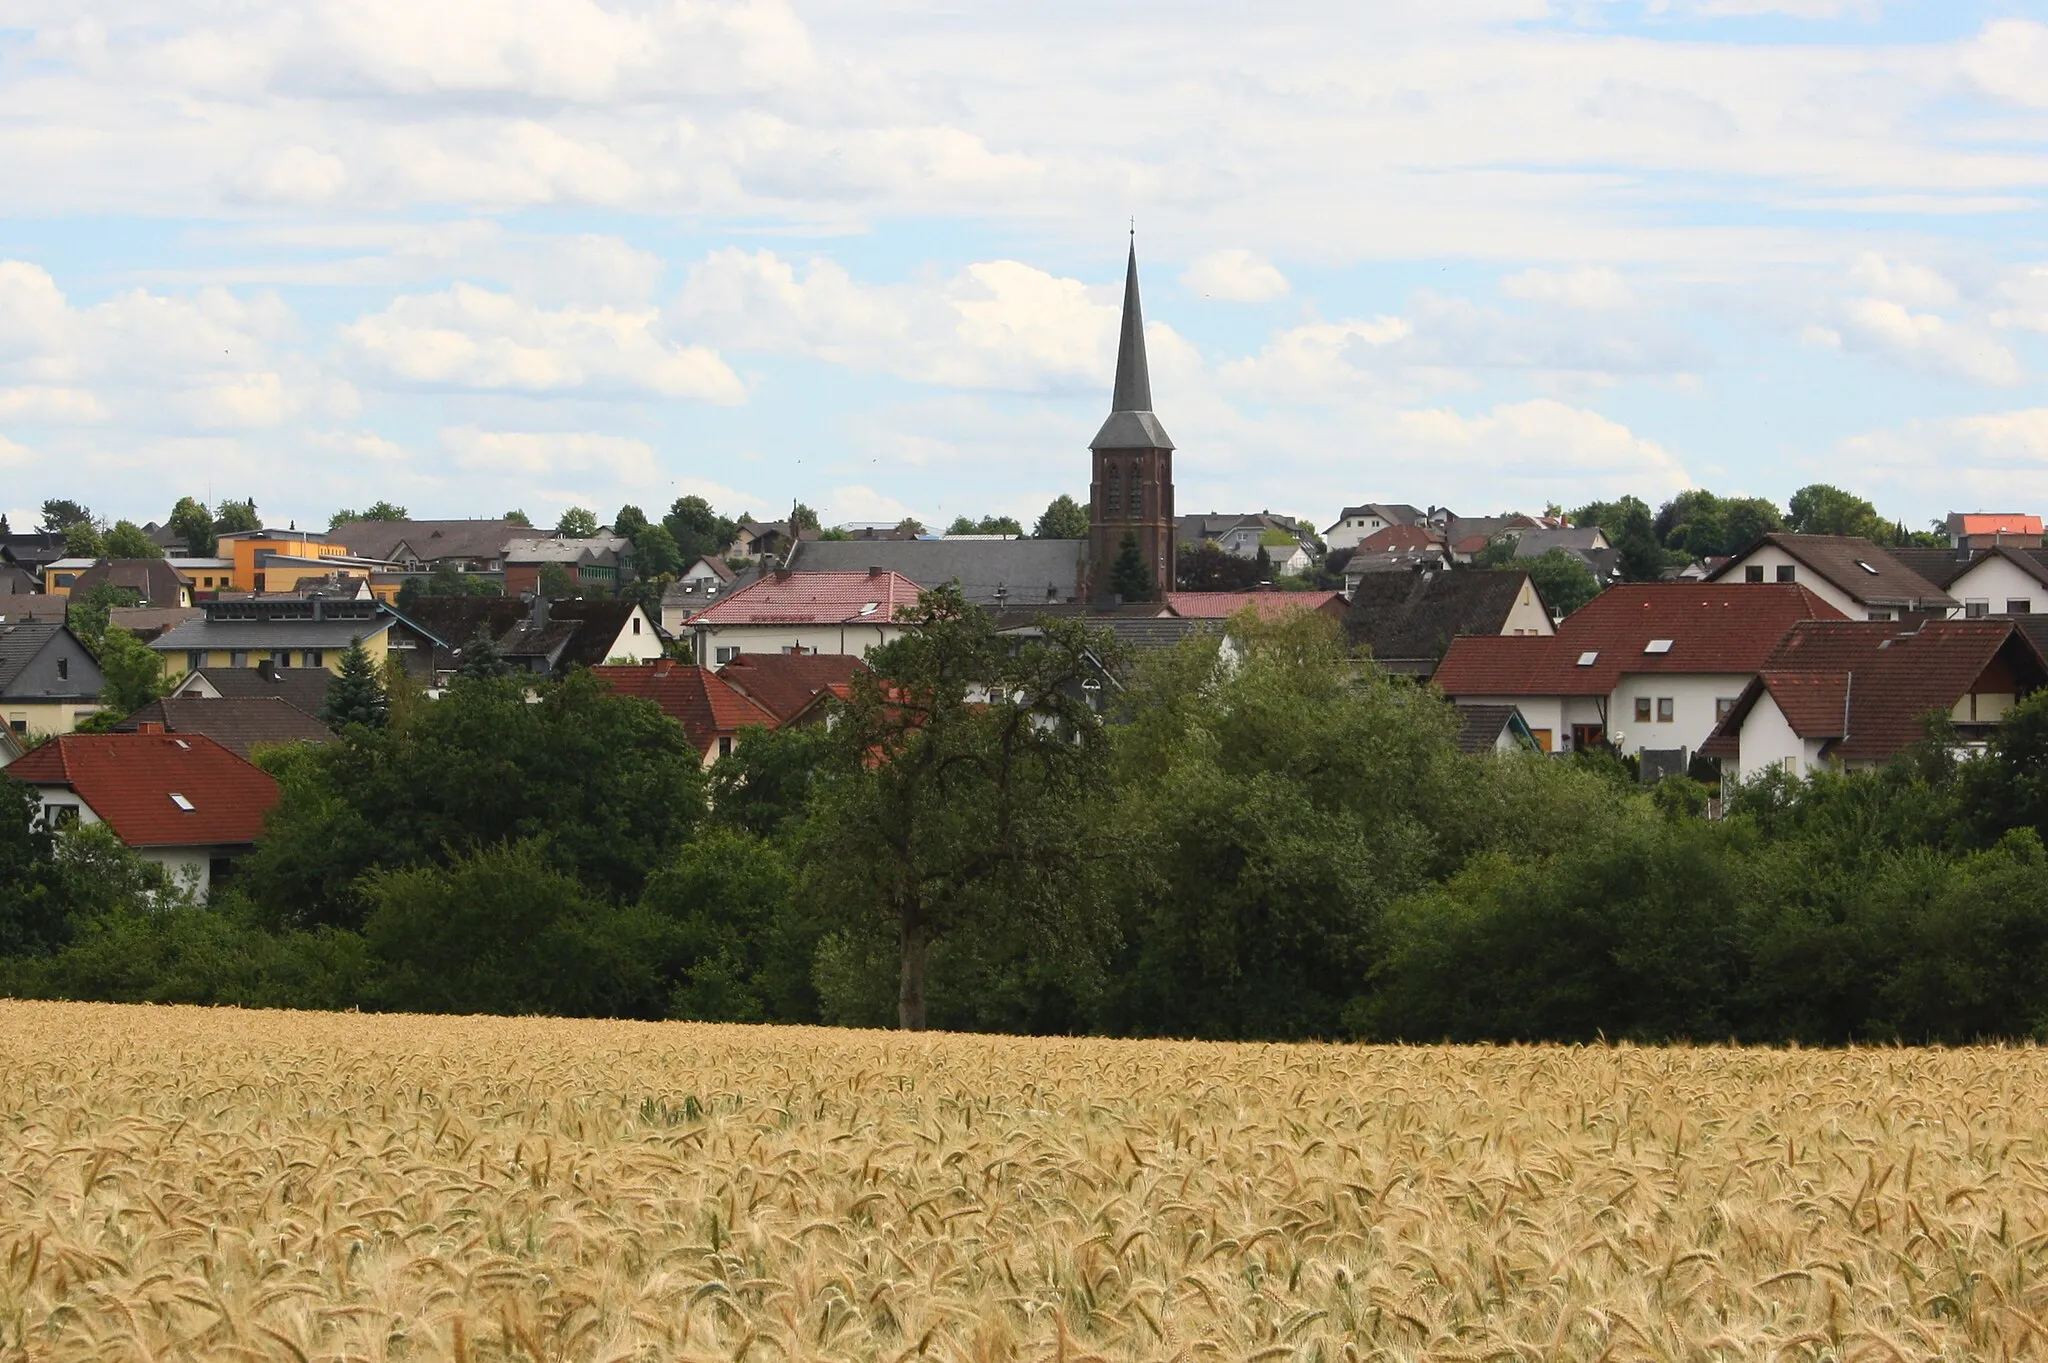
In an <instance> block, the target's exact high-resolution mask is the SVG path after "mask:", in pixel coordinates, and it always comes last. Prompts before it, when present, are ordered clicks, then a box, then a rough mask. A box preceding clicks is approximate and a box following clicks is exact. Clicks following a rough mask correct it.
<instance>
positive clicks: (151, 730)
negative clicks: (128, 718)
mask: <svg viewBox="0 0 2048 1363" xmlns="http://www.w3.org/2000/svg"><path fill="white" fill-rule="evenodd" d="M163 731H164V726H163V725H161V724H153V723H151V722H150V721H148V720H144V721H143V722H142V723H140V724H138V725H136V726H135V732H136V733H138V734H160V733H162V732H163Z"/></svg>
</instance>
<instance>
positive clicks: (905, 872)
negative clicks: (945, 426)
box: [802, 587, 1109, 1031]
mask: <svg viewBox="0 0 2048 1363" xmlns="http://www.w3.org/2000/svg"><path fill="white" fill-rule="evenodd" d="M904 618H905V620H906V622H907V623H908V624H909V625H910V626H911V631H910V633H908V634H906V635H905V636H904V637H903V638H901V639H898V640H896V641H895V642H893V643H890V644H887V645H885V646H884V647H882V648H879V649H877V650H876V651H875V652H873V653H871V654H869V655H868V662H869V664H870V667H871V669H872V670H871V671H869V672H865V673H862V674H861V675H860V676H859V677H857V678H856V679H855V682H854V695H853V699H852V701H851V702H850V703H849V704H848V705H847V706H846V708H845V710H844V711H843V712H842V713H841V715H840V717H839V719H838V722H837V723H836V724H835V725H834V727H833V729H832V742H833V745H834V749H835V751H834V752H833V754H832V756H831V758H830V760H829V761H828V762H827V764H826V768H825V771H824V772H823V773H822V774H821V777H820V779H819V782H818V786H817V788H816V790H815V791H814V793H813V804H812V811H813V812H812V817H811V819H810V821H809V824H808V826H807V828H806V830H805V834H804V838H805V844H806V845H805V847H804V853H805V855H804V857H803V858H802V861H803V864H804V865H806V866H807V867H808V868H809V872H808V877H809V882H808V885H807V890H808V893H809V895H810V897H811V899H812V902H813V903H814V904H815V905H816V906H817V908H818V910H819V911H820V913H821V914H822V915H824V916H826V917H828V918H830V919H832V920H834V921H837V922H839V923H841V924H842V925H843V926H844V927H845V929H846V930H847V931H848V932H849V933H852V934H856V935H860V936H862V937H865V938H867V939H868V940H872V937H873V935H874V934H876V933H878V932H879V933H884V934H887V935H888V936H891V937H893V938H894V939H895V947H896V957H897V964H898V971H897V975H898V987H897V1009H896V1012H897V1023H898V1025H899V1026H901V1027H903V1028H905V1029H907V1030H912V1031H917V1030H922V1029H923V1028H924V1026H925V1021H926V967H927V963H928V960H929V956H930V952H931V950H932V947H933V946H934V945H935V944H937V943H940V942H943V941H945V940H946V939H948V938H949V937H952V936H955V935H971V934H973V933H974V932H975V931H976V930H977V929H982V928H988V927H992V926H1000V927H1002V928H1003V929H1004V930H1007V931H1034V932H1036V933H1038V934H1039V935H1040V936H1041V938H1042V941H1043V942H1044V943H1045V944H1046V945H1047V949H1048V950H1053V951H1061V950H1064V951H1068V952H1073V951H1077V950H1080V949H1082V946H1083V944H1084V943H1085V942H1086V941H1088V940H1089V937H1090V932H1091V929H1092V927H1093V922H1092V918H1091V915H1090V914H1089V912H1088V909H1087V904H1088V902H1089V901H1088V891H1087V878H1086V876H1085V875H1084V873H1083V868H1084V867H1085V866H1086V865H1087V863H1088V860H1089V858H1088V856H1087V855H1086V848H1087V842H1088V838H1087V820H1086V818H1085V816H1084V813H1083V810H1084V808H1085V806H1086V802H1087V801H1088V800H1089V799H1090V798H1091V797H1092V796H1093V795H1094V794H1095V793H1096V792H1097V791H1098V790H1099V789H1100V788H1101V784H1102V782H1103V781H1104V780H1105V779H1106V777H1107V773H1108V755H1109V749H1108V742H1107V740H1106V738H1105V736H1104V733H1103V729H1102V725H1101V721H1100V720H1099V718H1098V717H1097V716H1096V714H1095V713H1094V711H1093V710H1092V709H1091V708H1090V706H1089V705H1088V704H1087V702H1086V700H1085V696H1086V695H1087V691H1086V689H1085V683H1086V682H1088V681H1089V680H1091V679H1093V678H1095V677H1096V676H1097V675H1098V669H1097V664H1096V662H1095V661H1094V658H1097V657H1100V656H1102V652H1103V649H1104V648H1106V643H1105V641H1102V640H1099V639H1096V638H1093V637H1092V636H1091V635H1090V634H1089V632H1088V631H1087V630H1086V629H1085V628H1083V627H1082V626H1081V625H1080V624H1079V623H1078V622H1075V621H1070V620H1067V621H1056V620H1050V619H1048V620H1044V621H1042V622H1041V625H1040V632H1039V634H1038V636H1037V637H1035V638H1031V639H1028V640H1025V641H1023V642H1022V643H1021V645H1020V644H1019V641H1018V640H1016V639H1014V638H1012V637H1009V636H1005V635H1002V634H999V633H998V632H997V631H996V629H995V626H994V623H993V621H992V620H991V618H990V617H989V615H988V614H987V612H985V611H983V610H981V609H979V608H978V607H975V606H972V605H969V604H968V603H967V602H966V601H965V600H964V599H963V598H962V597H961V595H960V593H959V591H958V589H957V588H952V587H944V588H940V589H938V590H936V591H931V592H926V593H925V594H924V595H923V596H922V597H921V598H920V600H919V603H918V605H917V606H916V607H915V608H914V609H910V610H906V611H905V612H904ZM1054 943H1057V944H1058V945H1057V946H1054V945H1052V944H1054Z"/></svg>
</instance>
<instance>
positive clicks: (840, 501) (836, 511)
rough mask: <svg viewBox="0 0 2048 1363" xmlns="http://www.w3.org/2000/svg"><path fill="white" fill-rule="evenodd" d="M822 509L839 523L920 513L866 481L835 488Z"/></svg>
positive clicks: (878, 519)
mask: <svg viewBox="0 0 2048 1363" xmlns="http://www.w3.org/2000/svg"><path fill="white" fill-rule="evenodd" d="M821 510H822V511H823V512H824V514H825V515H826V516H828V517H830V518H831V520H832V521H833V523H835V524H847V523H850V522H855V521H900V520H902V519H903V518H904V517H905V516H914V515H916V514H917V513H916V512H914V511H912V510H911V509H910V508H909V507H907V506H905V505H904V504H903V503H902V502H899V501H897V500H896V499H895V498H894V497H890V496H888V495H886V494H884V493H880V492H877V491H875V490H874V489H873V488H871V487H868V486H866V485H865V484H862V483H847V484H844V485H842V486H839V487H835V488H833V489H832V491H831V493H830V494H829V498H828V500H827V501H826V502H825V505H824V506H823V507H822V508H821ZM939 528H943V527H939Z"/></svg>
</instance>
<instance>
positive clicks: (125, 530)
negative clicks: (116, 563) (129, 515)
mask: <svg viewBox="0 0 2048 1363" xmlns="http://www.w3.org/2000/svg"><path fill="white" fill-rule="evenodd" d="M101 548H102V550H103V551H104V552H105V553H106V556H107V557H108V558H162V557H163V556H164V551H163V546H162V545H160V544H158V543H157V542H156V541H155V540H153V539H151V538H150V537H149V536H148V535H146V534H144V533H143V531H142V527H141V526H139V525H137V524H136V523H135V522H134V521H115V522H114V528H113V529H112V530H109V531H108V532H107V536H106V539H105V540H104V541H103V542H102V544H101Z"/></svg>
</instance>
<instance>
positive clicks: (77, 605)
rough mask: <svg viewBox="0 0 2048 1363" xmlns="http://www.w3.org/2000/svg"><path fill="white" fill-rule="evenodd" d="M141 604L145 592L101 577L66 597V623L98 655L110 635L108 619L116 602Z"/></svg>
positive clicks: (121, 605)
mask: <svg viewBox="0 0 2048 1363" xmlns="http://www.w3.org/2000/svg"><path fill="white" fill-rule="evenodd" d="M141 604H142V593H140V592H138V591H136V590H135V589H134V588H133V587H118V586H115V585H114V584H113V583H112V582H109V581H107V580H106V579H105V578H102V579H101V580H100V581H98V582H95V583H93V584H92V586H91V587H89V588H87V589H86V590H85V591H83V592H73V593H71V595H70V596H69V597H67V598H66V599H65V603H64V623H65V624H67V625H69V626H70V627H71V632H72V633H73V634H76V635H77V636H78V639H79V642H80V643H83V644H84V645H85V646H86V647H87V648H88V649H91V650H92V653H93V656H94V657H98V656H99V653H100V649H101V648H102V647H103V646H104V644H105V640H106V635H107V622H108V620H109V619H110V618H111V615H112V612H113V610H114V608H115V607H116V606H120V607H123V608H125V607H129V606H139V605H141Z"/></svg>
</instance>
